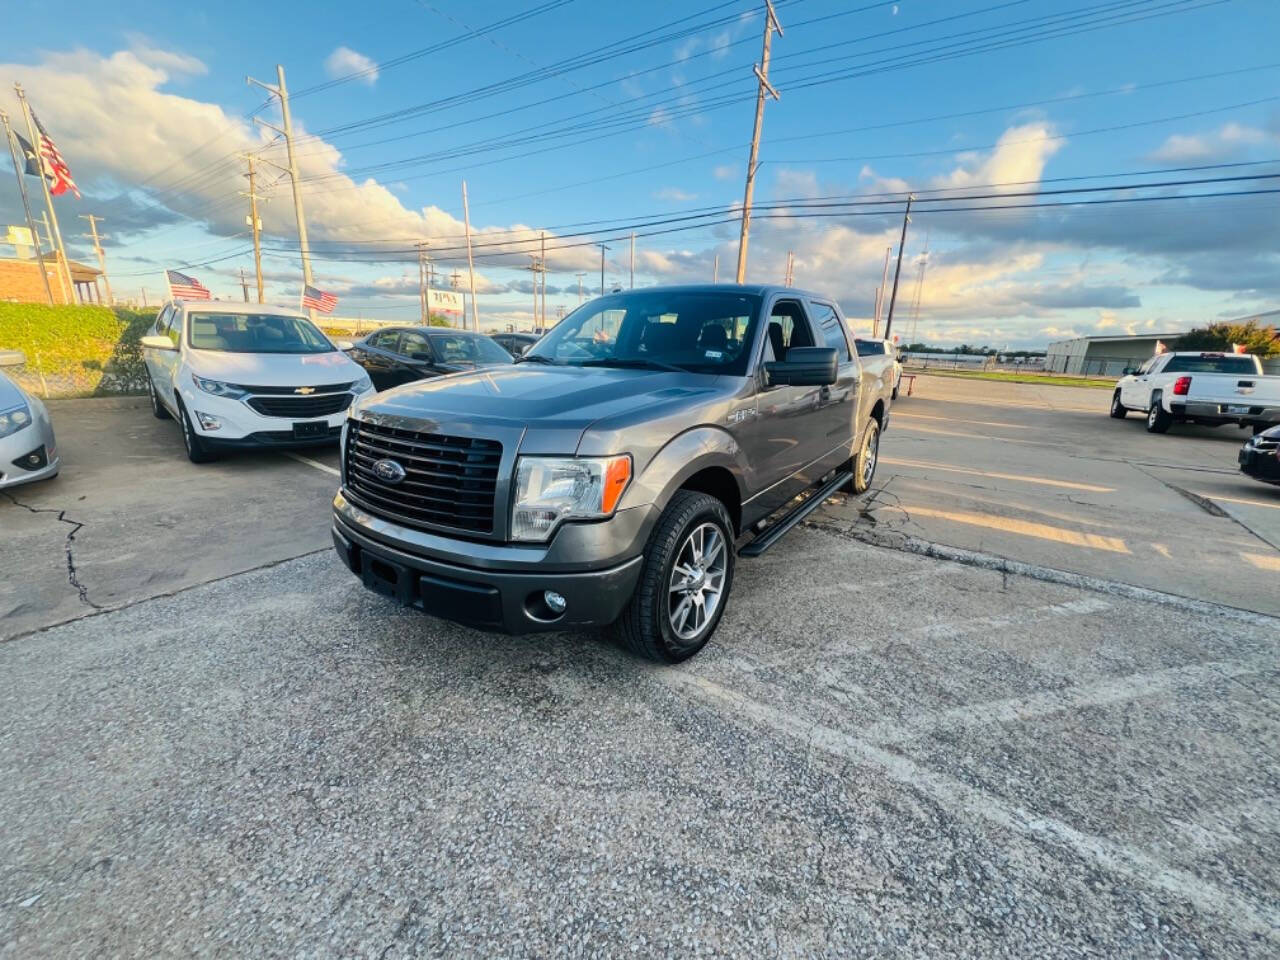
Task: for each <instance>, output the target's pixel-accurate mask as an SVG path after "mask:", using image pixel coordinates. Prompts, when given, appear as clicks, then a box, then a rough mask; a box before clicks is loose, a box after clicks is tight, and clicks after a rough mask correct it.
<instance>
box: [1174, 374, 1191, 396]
mask: <svg viewBox="0 0 1280 960" xmlns="http://www.w3.org/2000/svg"><path fill="white" fill-rule="evenodd" d="M1190 390H1191V378H1190V377H1179V378H1178V379H1177V380H1175V381H1174V382H1173V393H1174V396H1177V397H1185V396H1186V395H1187V393H1188V392H1189V391H1190Z"/></svg>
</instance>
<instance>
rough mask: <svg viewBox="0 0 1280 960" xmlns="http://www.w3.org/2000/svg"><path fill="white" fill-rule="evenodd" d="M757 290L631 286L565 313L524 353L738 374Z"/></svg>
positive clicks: (578, 362)
mask: <svg viewBox="0 0 1280 960" xmlns="http://www.w3.org/2000/svg"><path fill="white" fill-rule="evenodd" d="M759 314H760V297H758V296H756V295H753V294H742V293H737V292H727V291H726V292H719V291H705V292H704V291H692V292H689V291H678V290H674V291H664V290H651V291H628V292H626V293H615V294H612V295H610V296H605V297H600V298H598V299H596V300H592V301H591V302H590V303H586V304H584V305H582V306H581V307H579V308H578V309H577V310H575V311H574V312H573V313H571V314H569V316H567V317H565V318H564V319H563V320H561V321H560V323H559V324H557V325H556V327H555V329H554V330H552V331H551V332H550V333H548V334H547V335H546V336H544V337H543V338H542V339H541V340H539V341H538V343H537V344H536V345H535V346H533V347H531V348H530V349H529V352H528V353H526V354H525V355H524V357H523V358H522V359H524V360H528V359H530V358H533V357H541V358H543V359H544V360H548V361H552V362H554V363H563V364H568V365H570V366H583V365H587V366H615V365H616V366H620V367H621V366H654V367H662V366H675V367H679V368H681V369H683V370H690V371H694V372H698V373H727V374H735V375H738V376H741V375H743V374H745V373H746V369H747V364H748V362H749V357H748V356H747V354H748V352H749V351H748V348H749V347H750V345H751V343H752V342H753V341H754V337H755V327H756V318H757V317H758V316H759Z"/></svg>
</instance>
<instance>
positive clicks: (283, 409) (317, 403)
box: [245, 393, 351, 420]
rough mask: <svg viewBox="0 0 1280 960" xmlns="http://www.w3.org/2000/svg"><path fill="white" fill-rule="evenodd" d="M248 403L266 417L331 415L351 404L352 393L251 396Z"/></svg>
mask: <svg viewBox="0 0 1280 960" xmlns="http://www.w3.org/2000/svg"><path fill="white" fill-rule="evenodd" d="M245 402H246V403H248V404H249V406H250V407H252V408H253V409H254V410H257V411H258V413H260V414H262V415H263V416H264V417H288V418H289V419H292V420H297V419H300V418H309V417H330V416H333V414H335V413H338V412H340V411H342V410H345V409H347V407H349V406H351V394H349V393H330V394H324V395H320V396H314V397H279V396H276V397H250V398H249V399H248V400H247V401H245Z"/></svg>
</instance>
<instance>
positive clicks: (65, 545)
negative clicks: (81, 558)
mask: <svg viewBox="0 0 1280 960" xmlns="http://www.w3.org/2000/svg"><path fill="white" fill-rule="evenodd" d="M5 496H6V497H7V498H8V499H9V502H10V503H12V504H13V505H14V506H15V507H21V508H22V509H23V510H26V511H27V512H28V513H52V514H56V515H57V516H56V517H55V518H54V519H56V520H57V521H58V522H59V523H65V524H68V525H69V526H70V527H71V529H70V530H69V531H67V536H66V539H65V540H63V542H62V549H63V551H64V552H65V553H66V556H67V582H68V583H69V584H71V586H72V587H74V588H75V591H76V593H77V594H78V595H79V596H80V602H81V603H83V604H86V605H87V606H90V607H92V608H93V609H94V610H101V609H102V605H101V604H97V603H94V602H93V601H92V600H90V599H89V588H88V587H87V586H85V585H84V584H83V583H81V582H80V577H79V574H78V573H77V572H76V559H75V554H74V552H73V550H72V545H73V544H74V543H75V540H76V534H77V533H79V532H80V530H81V528H83V527H84V523H82V522H81V521H79V520H72V519H71V518H70V517H68V516H67V511H65V510H55V509H53V508H51V507H33V506H31V505H30V504H26V503H23V502H22V501H20V500H19V499H18V498H17V497H15V496H14V495H13V494H11V493H5Z"/></svg>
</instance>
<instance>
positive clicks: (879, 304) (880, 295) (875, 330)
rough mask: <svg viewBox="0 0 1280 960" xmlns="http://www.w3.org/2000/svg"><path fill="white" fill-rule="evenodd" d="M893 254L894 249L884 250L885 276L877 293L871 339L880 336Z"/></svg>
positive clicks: (890, 247) (889, 247)
mask: <svg viewBox="0 0 1280 960" xmlns="http://www.w3.org/2000/svg"><path fill="white" fill-rule="evenodd" d="M892 253H893V247H892V246H888V247H885V248H884V275H883V276H882V277H881V278H880V289H879V290H877V291H876V315H875V319H873V320H872V321H871V337H872V339H875V338H876V337H878V336H880V314H881V313H882V312H883V311H884V291H885V287H887V286H889V256H890V254H892Z"/></svg>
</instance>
